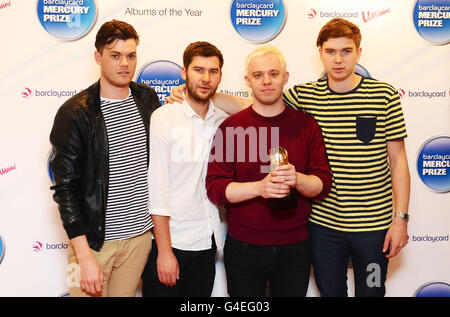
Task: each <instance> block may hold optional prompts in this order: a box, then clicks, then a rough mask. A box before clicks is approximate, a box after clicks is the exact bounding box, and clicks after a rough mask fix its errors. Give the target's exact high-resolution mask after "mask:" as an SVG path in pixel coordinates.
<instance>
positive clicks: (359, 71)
mask: <svg viewBox="0 0 450 317" xmlns="http://www.w3.org/2000/svg"><path fill="white" fill-rule="evenodd" d="M355 74H358V75H360V76H364V77H367V78H372V76H371V75H370V73H369V72H368V71H367V69H365V68H364V67H363V66H361V65H359V64H356V66H355ZM327 76H328V74H327V73H326V72H323V73H322V76H321V78H324V77H327Z"/></svg>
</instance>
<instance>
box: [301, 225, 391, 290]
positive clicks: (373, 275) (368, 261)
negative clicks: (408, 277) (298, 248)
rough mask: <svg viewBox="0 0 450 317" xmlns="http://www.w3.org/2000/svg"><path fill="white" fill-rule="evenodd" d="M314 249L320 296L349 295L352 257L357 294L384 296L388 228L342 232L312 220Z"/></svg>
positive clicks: (310, 228) (314, 266)
mask: <svg viewBox="0 0 450 317" xmlns="http://www.w3.org/2000/svg"><path fill="white" fill-rule="evenodd" d="M308 231H309V234H310V239H311V243H312V250H313V268H314V278H315V280H316V284H317V288H318V289H319V292H320V295H322V296H324V297H346V296H347V268H348V263H349V257H350V258H351V261H352V266H353V272H354V277H355V296H357V297H369V296H370V297H382V296H384V295H385V293H386V288H385V285H384V284H385V282H386V274H387V266H388V259H387V258H386V257H385V254H384V253H383V252H382V251H383V243H384V238H385V236H386V233H387V229H386V230H378V231H368V232H341V231H336V230H332V229H328V228H326V227H323V226H319V225H316V224H314V223H311V222H309V223H308Z"/></svg>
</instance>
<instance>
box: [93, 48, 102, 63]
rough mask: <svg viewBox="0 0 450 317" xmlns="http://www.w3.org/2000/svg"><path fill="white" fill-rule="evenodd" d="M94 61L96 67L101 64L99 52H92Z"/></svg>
mask: <svg viewBox="0 0 450 317" xmlns="http://www.w3.org/2000/svg"><path fill="white" fill-rule="evenodd" d="M94 59H95V62H96V63H97V64H98V65H101V63H102V54H100V52H99V51H95V52H94Z"/></svg>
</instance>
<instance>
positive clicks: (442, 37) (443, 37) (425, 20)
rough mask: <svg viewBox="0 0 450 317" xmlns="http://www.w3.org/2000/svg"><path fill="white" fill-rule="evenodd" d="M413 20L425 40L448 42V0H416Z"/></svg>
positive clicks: (449, 5) (449, 31)
mask: <svg viewBox="0 0 450 317" xmlns="http://www.w3.org/2000/svg"><path fill="white" fill-rule="evenodd" d="M413 21H414V26H415V28H416V30H417V32H418V33H419V35H420V36H421V37H423V38H424V39H425V40H427V41H429V42H432V43H437V44H444V43H448V42H450V0H417V2H416V5H415V6H414V11H413Z"/></svg>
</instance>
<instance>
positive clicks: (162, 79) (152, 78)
mask: <svg viewBox="0 0 450 317" xmlns="http://www.w3.org/2000/svg"><path fill="white" fill-rule="evenodd" d="M136 82H138V83H141V84H146V85H149V86H150V87H152V88H153V89H154V90H155V92H156V94H157V95H158V98H159V101H160V103H161V104H162V105H163V104H164V100H165V99H166V97H168V96H170V92H171V91H172V88H173V87H174V86H179V85H181V84H184V83H185V81H184V80H183V78H182V77H181V67H180V66H179V65H178V64H176V63H174V62H171V61H167V60H158V61H153V62H149V63H147V64H145V65H144V66H143V67H142V68H141V69H140V70H139V72H138V76H137V79H136Z"/></svg>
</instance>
